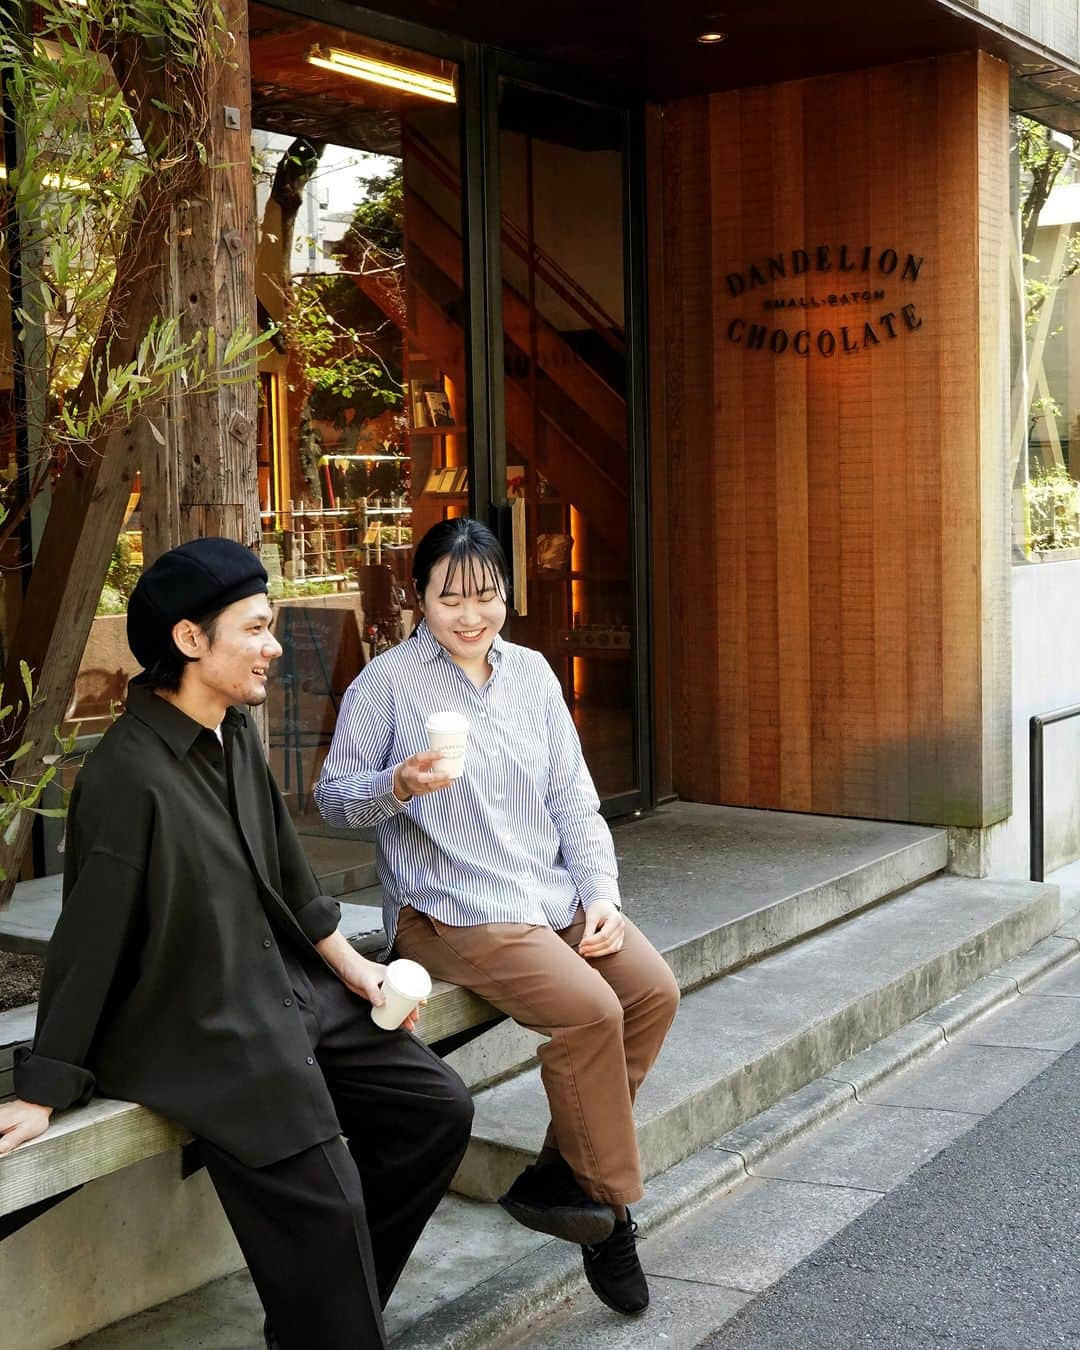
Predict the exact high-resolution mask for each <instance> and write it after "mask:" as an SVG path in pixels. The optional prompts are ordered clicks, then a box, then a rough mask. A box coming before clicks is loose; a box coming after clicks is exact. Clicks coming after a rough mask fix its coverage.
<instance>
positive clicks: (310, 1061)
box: [307, 1055, 315, 1064]
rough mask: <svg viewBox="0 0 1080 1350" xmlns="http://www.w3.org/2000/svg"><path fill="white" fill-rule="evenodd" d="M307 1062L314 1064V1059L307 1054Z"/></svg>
mask: <svg viewBox="0 0 1080 1350" xmlns="http://www.w3.org/2000/svg"><path fill="white" fill-rule="evenodd" d="M307 1062H308V1063H309V1064H314V1063H315V1061H314V1060H313V1059H312V1058H311V1056H310V1055H308V1057H307Z"/></svg>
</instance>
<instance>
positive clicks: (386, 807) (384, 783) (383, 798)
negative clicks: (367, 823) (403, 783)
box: [374, 764, 412, 817]
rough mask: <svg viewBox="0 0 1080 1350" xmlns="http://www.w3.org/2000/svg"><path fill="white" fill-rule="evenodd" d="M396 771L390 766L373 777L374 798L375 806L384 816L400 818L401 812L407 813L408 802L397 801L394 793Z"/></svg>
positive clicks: (394, 767) (393, 765)
mask: <svg viewBox="0 0 1080 1350" xmlns="http://www.w3.org/2000/svg"><path fill="white" fill-rule="evenodd" d="M396 771H397V765H396V764H391V766H390V768H388V769H383V770H382V771H381V772H380V773H377V774H376V775H375V782H374V788H375V792H374V796H375V802H376V805H377V806H378V807H379V810H380V811H382V813H383V815H384V816H387V817H390V816H400V815H401V813H402V812H403V811H408V809H409V802H411V801H412V798H411V797H410V798H409V802H401V801H398V799H397V796H396V794H395V793H394V774H395V772H396Z"/></svg>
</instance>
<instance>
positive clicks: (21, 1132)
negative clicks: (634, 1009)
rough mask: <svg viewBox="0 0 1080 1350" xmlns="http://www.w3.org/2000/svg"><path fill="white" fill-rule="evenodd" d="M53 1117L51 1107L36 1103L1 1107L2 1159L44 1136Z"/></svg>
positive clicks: (0, 1138) (0, 1144)
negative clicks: (50, 1118)
mask: <svg viewBox="0 0 1080 1350" xmlns="http://www.w3.org/2000/svg"><path fill="white" fill-rule="evenodd" d="M51 1115H52V1107H51V1106H37V1105H36V1104H35V1103H34V1102H23V1101H13V1102H5V1103H4V1104H3V1105H2V1106H0V1157H2V1156H3V1155H4V1154H5V1153H11V1152H12V1151H13V1150H14V1149H17V1148H18V1147H19V1145H20V1144H28V1143H29V1142H30V1140H31V1139H36V1138H37V1137H38V1135H39V1134H44V1133H45V1131H46V1130H47V1129H48V1128H49V1117H50V1116H51Z"/></svg>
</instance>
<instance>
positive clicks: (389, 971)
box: [371, 961, 431, 1031]
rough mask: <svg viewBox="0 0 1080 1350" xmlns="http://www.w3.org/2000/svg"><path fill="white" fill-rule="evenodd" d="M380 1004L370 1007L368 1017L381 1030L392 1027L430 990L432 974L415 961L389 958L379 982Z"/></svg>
mask: <svg viewBox="0 0 1080 1350" xmlns="http://www.w3.org/2000/svg"><path fill="white" fill-rule="evenodd" d="M382 991H383V998H384V999H385V1000H386V1002H385V1003H383V1005H382V1007H381V1008H372V1010H371V1020H372V1021H373V1022H374V1023H375V1025H376V1026H377V1027H382V1029H383V1031H394V1030H396V1028H398V1027H399V1026H401V1024H402V1022H404V1021H405V1019H406V1017H408V1015H409V1014H410V1013H411V1012H413V1011H414V1010H415V1009H416V1008H418V1007H419V1006H420V1001H421V999H425V998H427V996H428V995H429V994H430V993H431V976H430V975H429V974H428V973H427V971H426V970H425V969H424V967H423V966H422V965H420V964H419V963H418V962H416V961H391V962H390V964H389V965H388V966H387V967H386V975H385V976H384V977H383V982H382Z"/></svg>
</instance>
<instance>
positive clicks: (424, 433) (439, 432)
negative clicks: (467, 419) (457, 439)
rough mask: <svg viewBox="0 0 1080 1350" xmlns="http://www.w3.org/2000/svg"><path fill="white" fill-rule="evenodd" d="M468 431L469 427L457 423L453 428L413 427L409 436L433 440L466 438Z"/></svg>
mask: <svg viewBox="0 0 1080 1350" xmlns="http://www.w3.org/2000/svg"><path fill="white" fill-rule="evenodd" d="M468 430H469V428H468V427H465V426H461V425H460V424H456V423H455V424H454V425H453V426H441V427H411V428H410V429H409V435H410V436H419V437H423V438H426V439H431V438H432V437H434V436H464V435H465V434H466V433H467V432H468Z"/></svg>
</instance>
